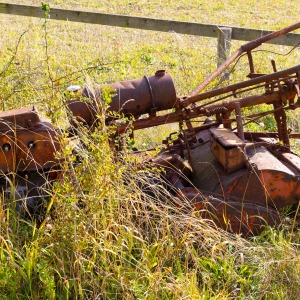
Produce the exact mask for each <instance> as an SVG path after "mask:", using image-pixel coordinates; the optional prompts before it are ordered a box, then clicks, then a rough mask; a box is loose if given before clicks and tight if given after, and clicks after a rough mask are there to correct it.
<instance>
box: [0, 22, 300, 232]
mask: <svg viewBox="0 0 300 300" xmlns="http://www.w3.org/2000/svg"><path fill="white" fill-rule="evenodd" d="M297 28H300V23H297V24H294V25H292V26H290V27H287V28H285V29H282V30H279V31H276V32H273V33H270V34H268V35H266V36H263V37H261V38H259V39H257V40H254V41H252V42H250V43H247V44H245V45H243V46H242V47H241V48H239V49H238V50H237V51H236V52H235V53H234V54H233V55H232V56H231V57H229V58H228V59H227V60H226V61H225V62H224V63H223V64H222V65H220V67H218V68H217V69H216V71H215V72H213V73H212V74H211V75H210V76H208V77H207V78H206V79H205V80H204V81H203V83H202V84H201V85H199V87H197V88H196V89H195V90H194V91H193V92H192V93H191V94H190V95H188V96H187V97H177V96H176V92H175V87H174V84H173V81H172V78H171V76H170V75H169V74H168V73H167V72H166V71H164V70H160V71H157V72H156V73H155V75H154V76H150V77H146V76H144V77H143V78H141V79H136V80H130V81H126V82H119V83H114V84H111V85H109V86H110V87H112V88H113V89H114V91H115V95H114V96H113V98H112V101H111V103H110V106H109V107H108V109H107V110H106V123H107V125H108V126H109V125H111V124H114V128H116V129H115V134H116V135H122V134H123V133H126V132H127V130H128V128H129V130H130V131H132V132H134V131H135V130H139V129H143V128H149V127H154V126H158V125H163V124H168V123H176V122H177V123H179V125H180V128H181V130H180V131H179V132H178V134H177V137H176V138H175V139H174V138H167V139H166V140H165V141H164V143H165V144H166V147H165V149H164V150H162V151H161V152H160V153H159V154H158V155H157V156H156V157H154V158H152V159H151V164H153V165H154V166H158V167H163V169H164V172H162V177H163V179H164V180H165V181H166V182H168V184H170V185H171V186H172V187H173V188H172V192H173V194H174V198H175V197H176V199H177V203H178V202H180V200H181V199H182V200H184V201H182V203H184V202H186V201H187V200H188V202H189V204H190V205H191V206H192V207H193V208H194V209H196V210H198V211H199V214H201V215H202V217H203V218H208V219H211V220H213V221H214V222H215V224H216V225H217V226H220V227H222V228H224V229H226V230H229V231H232V232H235V233H242V234H244V235H245V236H247V235H249V234H259V233H260V232H261V231H262V230H263V229H264V226H265V225H266V224H267V225H271V226H273V225H276V224H279V223H280V221H281V218H280V214H279V211H280V209H282V208H284V207H287V206H290V205H293V204H296V203H298V201H299V199H300V184H299V183H300V182H299V175H300V158H299V156H298V155H296V154H295V153H293V152H292V150H291V147H290V139H291V138H299V134H297V133H292V132H291V131H290V130H289V129H288V128H287V120H286V119H287V118H286V111H288V110H295V109H297V108H298V107H299V106H300V88H299V82H300V65H298V66H295V67H292V68H290V69H286V70H283V71H277V70H276V66H275V63H274V62H273V61H272V65H273V69H274V73H271V74H258V73H255V68H254V64H253V59H252V53H251V51H252V50H253V49H254V48H256V47H258V46H260V45H261V44H262V43H264V42H267V41H269V40H270V39H273V38H276V37H279V36H281V35H283V34H286V33H288V32H290V31H293V30H295V29H297ZM244 53H245V54H246V55H247V56H248V59H249V67H250V74H249V75H248V77H249V78H250V79H249V80H247V81H244V82H239V83H236V84H233V85H228V86H225V87H223V88H219V89H213V90H210V91H208V92H204V93H203V92H202V91H203V89H204V88H205V87H207V85H208V84H209V83H211V82H212V81H213V80H214V79H215V78H216V77H217V76H219V75H220V74H221V73H222V72H223V71H224V70H225V69H226V68H227V67H228V66H229V65H230V64H231V63H232V62H234V61H235V60H236V59H237V58H238V57H240V56H241V55H242V54H244ZM71 89H72V88H71ZM74 89H75V90H77V88H74ZM102 89H103V87H99V88H97V87H96V88H94V89H88V88H85V89H83V90H82V91H78V92H77V95H78V94H80V97H76V99H75V98H74V99H73V100H71V101H70V102H69V104H68V109H69V110H70V111H71V113H72V118H70V122H71V124H72V125H73V126H75V127H76V126H77V125H76V124H78V122H82V123H83V124H84V125H85V126H88V127H89V128H90V129H91V130H93V128H95V126H98V125H99V124H100V122H98V119H97V116H98V115H99V107H101V100H100V97H101V91H102ZM201 92H202V93H201ZM245 94H246V96H245ZM249 95H250V96H249ZM84 98H90V101H84ZM262 104H268V105H269V106H270V107H271V109H270V110H268V111H264V112H262V113H256V114H252V115H248V116H245V115H244V110H243V109H244V108H251V107H254V106H257V105H262ZM164 111H166V112H164ZM170 111H171V112H170ZM248 111H249V110H248ZM158 112H160V113H159V114H158ZM116 115H118V116H119V118H123V122H118V119H117V117H116ZM145 115H146V117H145ZM266 115H273V116H274V118H275V121H276V123H277V129H278V130H277V132H248V131H245V130H244V125H245V122H247V123H248V122H250V121H255V120H258V119H259V118H261V117H263V116H266ZM141 116H142V117H141ZM0 117H1V121H2V122H1V124H0V131H1V149H2V151H1V152H0V168H1V171H2V173H3V174H5V176H2V178H3V179H2V183H1V185H2V187H3V191H4V193H5V194H6V195H7V197H11V198H13V199H15V200H17V203H18V204H17V209H18V210H19V211H21V212H22V211H24V210H25V211H27V213H28V212H29V213H30V212H32V211H35V210H36V208H37V207H38V206H39V205H40V204H41V199H42V198H43V196H45V195H44V193H43V190H44V189H43V187H44V186H45V185H47V184H50V185H51V182H52V181H53V180H56V179H57V174H58V173H57V170H59V162H58V161H57V159H56V157H55V154H54V153H55V152H56V151H59V150H60V144H59V142H58V139H57V131H56V130H55V129H54V128H53V126H52V125H51V124H49V123H47V122H45V121H42V120H40V118H39V117H38V114H37V112H36V111H35V110H32V109H25V108H22V109H18V110H12V111H7V112H2V113H1V116H0ZM127 117H130V118H131V119H133V121H130V122H127V121H126V120H127ZM199 117H204V118H205V121H204V122H203V123H202V124H201V125H200V126H199V125H195V124H199V122H194V121H195V120H199ZM75 120H76V121H75ZM124 122H125V123H124ZM73 132H74V131H73ZM75 132H76V130H75ZM112 140H113V139H112ZM115 148H118V149H119V148H120V146H119V145H118V147H117V145H115Z"/></svg>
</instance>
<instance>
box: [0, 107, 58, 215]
mask: <svg viewBox="0 0 300 300" xmlns="http://www.w3.org/2000/svg"><path fill="white" fill-rule="evenodd" d="M0 120H1V123H0V171H1V173H2V176H1V177H0V186H1V188H2V190H3V192H4V193H5V194H6V195H7V197H9V198H11V199H12V200H13V201H14V202H15V203H16V208H17V210H18V211H20V212H21V213H22V214H26V215H27V216H28V215H35V214H37V213H39V211H40V209H41V207H42V204H43V198H44V197H45V196H46V192H45V191H43V187H46V186H47V185H48V184H49V182H51V180H54V179H56V172H52V171H51V170H52V169H54V168H55V167H57V166H58V163H59V162H58V160H57V159H56V157H55V153H56V151H59V150H60V143H59V141H58V135H57V133H56V130H55V129H54V127H53V125H52V124H50V123H48V122H45V121H43V120H41V119H40V118H39V116H38V113H37V111H36V110H35V109H34V108H33V109H31V108H21V109H17V110H11V111H7V112H1V113H0ZM51 172H52V174H51Z"/></svg>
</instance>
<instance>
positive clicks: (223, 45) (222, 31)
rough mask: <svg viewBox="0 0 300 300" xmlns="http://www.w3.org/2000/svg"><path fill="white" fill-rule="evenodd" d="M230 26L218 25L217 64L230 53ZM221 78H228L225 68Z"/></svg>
mask: <svg viewBox="0 0 300 300" xmlns="http://www.w3.org/2000/svg"><path fill="white" fill-rule="evenodd" d="M231 35H232V28H230V27H219V32H218V57H217V59H218V61H217V65H218V66H219V65H221V64H222V63H223V62H224V61H225V60H226V59H227V58H228V57H229V55H230V46H231ZM223 80H229V71H228V70H226V71H225V72H224V75H223Z"/></svg>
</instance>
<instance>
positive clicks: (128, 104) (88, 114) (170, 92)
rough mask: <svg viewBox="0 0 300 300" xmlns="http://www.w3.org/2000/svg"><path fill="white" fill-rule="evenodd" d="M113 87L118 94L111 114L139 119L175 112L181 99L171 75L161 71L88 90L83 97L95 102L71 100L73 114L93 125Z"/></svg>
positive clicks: (111, 108)
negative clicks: (158, 113)
mask: <svg viewBox="0 0 300 300" xmlns="http://www.w3.org/2000/svg"><path fill="white" fill-rule="evenodd" d="M109 87H111V88H112V90H113V91H114V95H113V97H112V99H111V102H110V103H109V104H108V107H107V109H106V112H107V113H109V112H115V113H118V114H120V115H124V116H134V117H135V118H138V117H139V116H141V115H143V114H153V113H155V112H157V111H162V110H167V109H171V108H173V107H174V106H175V103H176V100H177V98H176V91H175V87H174V83H173V80H172V77H171V75H170V74H169V73H167V72H166V71H165V70H159V71H157V72H156V73H155V75H154V76H150V77H147V76H144V77H143V78H140V79H134V80H128V81H122V82H116V83H112V84H110V85H104V86H102V87H97V88H95V89H92V88H84V89H83V91H82V96H83V97H84V98H90V99H92V100H93V101H92V102H91V103H88V102H83V101H81V100H79V101H76V100H75V101H71V102H70V103H69V105H68V107H69V109H70V111H71V112H72V114H73V115H74V116H75V117H76V118H77V119H78V120H79V121H84V122H86V123H87V124H88V125H89V126H91V125H92V124H93V122H94V120H95V115H96V114H97V113H99V111H101V109H103V104H102V101H101V95H102V93H103V91H104V90H105V89H106V90H107V88H109Z"/></svg>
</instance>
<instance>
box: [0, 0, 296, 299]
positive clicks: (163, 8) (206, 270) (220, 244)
mask: <svg viewBox="0 0 300 300" xmlns="http://www.w3.org/2000/svg"><path fill="white" fill-rule="evenodd" d="M7 2H11V3H13V2H15V1H7ZM18 3H24V4H32V5H40V2H39V1H18ZM49 3H50V8H51V7H64V8H76V9H85V10H92V11H101V12H109V13H120V14H130V15H136V16H149V17H158V18H165V19H175V20H186V21H195V22H202V23H216V24H221V25H232V26H241V27H249V28H259V29H274V30H275V29H279V28H281V27H284V26H287V25H290V24H292V23H294V22H296V21H298V19H299V12H300V9H299V5H298V3H297V2H296V1H290V2H289V3H286V2H284V1H276V2H275V3H274V1H260V2H258V1H243V2H242V1H222V2H221V3H220V1H214V0H213V1H209V2H205V3H204V1H203V2H202V1H192V0H184V1H160V0H154V1H150V2H149V1H143V0H140V1H138V0H132V1H121V0H120V1H106V0H105V1H98V2H97V1H94V0H89V1H81V0H78V1H51V2H49ZM271 13H272V14H271ZM50 15H51V10H50ZM0 28H1V35H0V53H1V56H0V91H1V93H0V105H1V109H2V110H7V109H10V108H19V107H22V106H29V105H35V106H36V107H37V108H38V110H39V111H40V112H41V114H42V115H43V116H44V117H48V118H50V119H51V120H52V122H53V123H54V124H55V125H56V126H59V127H62V128H64V127H66V126H67V121H66V117H65V109H64V91H65V88H66V87H67V86H68V85H70V84H80V85H86V84H101V83H107V82H114V81H119V80H125V79H132V78H139V77H142V76H144V75H145V74H146V75H152V74H153V73H154V72H155V71H156V70H158V69H166V70H168V71H169V72H170V73H171V75H172V77H173V78H174V82H175V86H176V89H177V94H178V95H186V94H187V93H188V92H190V91H191V90H192V89H193V88H194V87H195V86H197V85H198V84H199V83H200V82H201V81H202V80H203V78H204V77H205V76H207V75H209V73H210V72H211V71H213V70H214V68H215V67H216V42H217V41H216V40H215V39H210V38H203V37H194V36H184V35H178V34H176V33H158V32H150V31H143V30H133V29H120V28H113V27H108V26H99V25H98V26H95V25H87V24H78V23H71V22H60V21H52V20H51V18H50V19H49V20H44V19H42V20H38V19H34V18H26V17H17V16H6V15H0ZM240 45H241V43H240V42H236V41H233V42H232V51H233V50H235V49H237V48H238V47H239V46H240ZM264 49H266V50H270V51H275V52H278V53H282V54H284V53H287V52H288V51H289V50H290V48H289V47H278V46H264ZM299 57H300V55H299V49H296V50H295V51H294V52H293V53H291V54H290V55H288V56H280V55H277V54H274V53H269V52H268V53H266V52H264V53H259V54H256V55H255V62H256V66H257V68H258V71H262V72H265V71H266V72H271V63H270V59H275V60H276V61H277V65H278V68H279V69H283V68H287V67H291V66H294V65H296V64H299ZM247 73H248V68H247V62H246V60H245V61H243V60H241V62H240V63H239V64H238V66H237V68H236V70H235V72H234V73H233V74H231V80H232V81H237V80H242V79H245V75H247ZM291 117H293V120H294V122H295V124H294V127H295V128H296V127H298V128H299V124H298V119H299V117H298V114H297V113H294V114H293V115H292V116H291ZM170 130H173V128H171V129H170V128H169V127H167V128H163V129H157V130H156V131H155V132H154V131H153V130H151V131H150V132H145V133H143V134H142V136H141V137H140V143H145V144H146V145H145V146H149V147H152V146H155V145H157V144H160V141H161V139H163V138H164V137H165V135H166V134H167V133H168V132H169V131H170ZM81 139H82V140H83V141H84V142H85V144H86V145H89V147H87V148H83V149H81V159H82V163H81V164H80V165H79V166H77V167H76V168H74V169H72V171H68V170H69V168H70V165H69V164H68V163H67V161H72V160H74V159H75V157H74V154H73V153H72V149H71V147H70V145H69V144H68V142H67V141H66V139H64V137H62V145H63V151H62V153H61V155H62V156H63V157H64V158H67V159H66V160H65V161H66V164H65V165H63V168H64V169H65V170H66V173H65V178H64V180H63V181H62V182H60V183H57V184H56V185H55V186H54V189H53V190H52V191H51V201H50V204H49V207H48V208H49V211H50V208H51V211H50V212H49V213H48V214H47V217H46V219H45V221H44V222H43V223H42V226H40V227H37V226H36V225H35V224H34V223H32V222H28V221H26V220H22V219H20V218H19V216H18V215H16V214H15V213H14V210H13V204H10V205H6V206H4V205H0V298H1V299H299V298H300V290H299V285H300V248H299V246H300V234H299V224H298V222H297V220H296V218H295V219H293V217H292V218H291V219H290V218H288V217H287V218H286V220H285V221H284V222H283V224H282V226H281V227H280V228H279V229H277V230H275V229H272V228H267V229H266V231H265V232H264V233H263V234H262V235H261V236H259V237H255V238H252V239H248V240H246V239H243V238H242V237H240V236H236V235H232V234H230V233H227V232H223V231H221V230H219V229H217V228H215V227H214V226H212V224H210V223H208V222H207V221H205V220H202V219H199V218H197V215H196V214H195V215H186V214H183V213H181V212H179V211H178V210H176V209H174V207H172V205H171V204H170V201H169V199H168V195H167V194H166V195H165V202H159V201H157V199H155V198H153V199H152V198H150V197H147V198H145V195H144V194H143V192H142V191H141V187H140V186H139V185H137V184H136V182H141V181H142V182H145V184H146V183H147V182H148V181H149V176H147V174H145V173H146V172H141V171H140V170H139V169H138V168H135V167H134V166H133V165H132V164H130V163H124V162H116V161H115V160H114V157H113V154H112V153H111V151H110V147H109V144H108V137H107V134H106V133H105V132H103V131H99V132H95V133H93V134H92V135H90V134H88V133H87V132H85V131H84V130H83V131H82V133H81ZM124 161H130V157H128V158H127V159H124ZM124 182H126V183H127V184H126V185H124ZM91 183H93V184H91ZM148 183H149V182H148ZM150 183H151V182H150ZM156 192H157V191H156V190H154V193H156ZM0 201H4V200H3V198H1V200H0ZM78 201H80V202H83V203H84V206H85V209H82V210H79V209H76V203H78ZM0 204H3V203H0Z"/></svg>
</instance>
